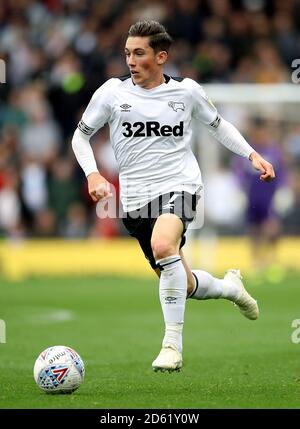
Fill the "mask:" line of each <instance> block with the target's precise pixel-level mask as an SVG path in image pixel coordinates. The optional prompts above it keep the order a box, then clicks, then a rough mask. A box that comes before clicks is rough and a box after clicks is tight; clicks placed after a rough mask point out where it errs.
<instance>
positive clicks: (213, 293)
mask: <svg viewBox="0 0 300 429" xmlns="http://www.w3.org/2000/svg"><path fill="white" fill-rule="evenodd" d="M192 273H193V275H194V279H195V288H194V290H193V292H192V293H191V294H190V295H189V296H188V298H192V299H211V298H214V299H218V298H225V299H229V300H230V301H234V300H235V299H236V298H237V295H238V293H239V289H238V287H237V286H236V285H235V284H233V283H229V282H225V281H224V279H216V278H215V277H213V276H212V275H211V274H209V273H207V272H206V271H202V270H192Z"/></svg>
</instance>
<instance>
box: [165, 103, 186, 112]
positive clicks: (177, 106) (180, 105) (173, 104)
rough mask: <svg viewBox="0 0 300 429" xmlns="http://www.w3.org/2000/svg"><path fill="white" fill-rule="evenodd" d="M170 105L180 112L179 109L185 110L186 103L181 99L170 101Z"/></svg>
mask: <svg viewBox="0 0 300 429" xmlns="http://www.w3.org/2000/svg"><path fill="white" fill-rule="evenodd" d="M168 106H169V107H171V108H172V109H173V110H174V112H178V110H182V111H183V112H184V111H185V105H184V103H182V102H181V101H169V103H168Z"/></svg>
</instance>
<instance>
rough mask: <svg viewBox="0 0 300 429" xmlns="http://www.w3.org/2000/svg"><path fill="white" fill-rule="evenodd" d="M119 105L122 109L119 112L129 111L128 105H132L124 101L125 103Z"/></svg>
mask: <svg viewBox="0 0 300 429" xmlns="http://www.w3.org/2000/svg"><path fill="white" fill-rule="evenodd" d="M120 107H121V109H122V110H121V112H130V110H129V109H130V107H132V106H130V104H126V103H125V104H121V106H120Z"/></svg>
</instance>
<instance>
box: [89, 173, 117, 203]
mask: <svg viewBox="0 0 300 429" xmlns="http://www.w3.org/2000/svg"><path fill="white" fill-rule="evenodd" d="M87 181H88V189H89V194H90V196H91V198H92V200H93V201H95V202H97V201H105V200H107V199H108V198H111V197H112V196H113V194H112V192H111V189H110V184H109V182H108V181H107V180H106V179H105V178H104V177H103V176H101V174H100V173H91V174H89V175H88V177H87Z"/></svg>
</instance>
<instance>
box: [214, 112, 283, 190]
mask: <svg viewBox="0 0 300 429" xmlns="http://www.w3.org/2000/svg"><path fill="white" fill-rule="evenodd" d="M207 127H208V130H209V132H210V133H211V134H212V135H213V136H214V137H215V138H216V140H218V141H219V142H220V143H222V144H223V145H224V146H226V147H227V148H228V149H229V150H231V151H232V152H234V153H236V154H238V155H240V156H243V157H245V158H248V159H249V160H250V161H251V162H252V165H253V167H254V168H255V169H256V170H258V171H260V173H261V175H260V179H261V180H263V181H265V182H269V181H271V180H273V179H274V178H275V172H274V168H273V166H272V164H271V163H270V162H268V161H266V160H265V159H264V158H263V157H262V156H261V155H260V154H259V153H257V152H256V151H255V150H254V149H253V147H251V146H250V145H249V143H248V142H247V141H246V140H245V138H244V137H243V136H242V134H241V133H240V132H239V131H238V130H237V128H236V127H235V126H234V125H232V124H231V123H230V122H228V121H226V120H225V119H224V118H222V117H221V116H220V115H219V114H218V115H217V118H216V119H215V120H214V121H213V122H212V123H210V124H209V125H208V126H207Z"/></svg>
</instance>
